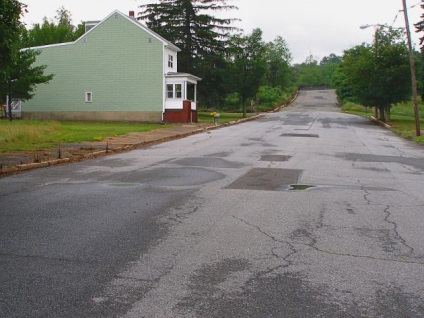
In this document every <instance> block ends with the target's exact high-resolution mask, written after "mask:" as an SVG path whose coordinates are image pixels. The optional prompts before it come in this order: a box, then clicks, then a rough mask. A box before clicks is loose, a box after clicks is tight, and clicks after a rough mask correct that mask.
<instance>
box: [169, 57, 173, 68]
mask: <svg viewBox="0 0 424 318" xmlns="http://www.w3.org/2000/svg"><path fill="white" fill-rule="evenodd" d="M168 67H169V68H174V57H173V56H172V55H171V54H169V55H168Z"/></svg>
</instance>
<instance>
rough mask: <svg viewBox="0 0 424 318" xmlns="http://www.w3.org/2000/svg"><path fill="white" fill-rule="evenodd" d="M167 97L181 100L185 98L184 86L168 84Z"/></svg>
mask: <svg viewBox="0 0 424 318" xmlns="http://www.w3.org/2000/svg"><path fill="white" fill-rule="evenodd" d="M166 97H167V98H176V99H180V98H182V97H183V85H182V84H167V85H166Z"/></svg>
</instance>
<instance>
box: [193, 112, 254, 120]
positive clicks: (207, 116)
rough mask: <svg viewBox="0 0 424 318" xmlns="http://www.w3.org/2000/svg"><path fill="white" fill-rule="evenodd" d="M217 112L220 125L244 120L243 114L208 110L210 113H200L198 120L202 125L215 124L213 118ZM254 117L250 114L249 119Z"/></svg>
mask: <svg viewBox="0 0 424 318" xmlns="http://www.w3.org/2000/svg"><path fill="white" fill-rule="evenodd" d="M215 112H216V113H218V114H219V118H218V123H227V122H230V121H234V120H238V119H241V118H243V114H242V113H224V112H221V111H219V110H208V111H200V112H198V113H197V119H198V120H199V122H201V123H213V122H214V117H213V115H212V113H215ZM254 115H255V114H252V113H248V114H247V117H250V116H254Z"/></svg>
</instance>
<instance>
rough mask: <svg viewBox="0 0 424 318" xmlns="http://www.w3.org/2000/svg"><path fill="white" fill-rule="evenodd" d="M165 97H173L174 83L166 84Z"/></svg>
mask: <svg viewBox="0 0 424 318" xmlns="http://www.w3.org/2000/svg"><path fill="white" fill-rule="evenodd" d="M166 97H168V98H174V85H172V84H167V85H166Z"/></svg>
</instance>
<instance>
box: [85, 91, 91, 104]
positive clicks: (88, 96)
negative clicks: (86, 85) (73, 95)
mask: <svg viewBox="0 0 424 318" xmlns="http://www.w3.org/2000/svg"><path fill="white" fill-rule="evenodd" d="M85 102H86V103H92V102H93V93H92V92H85Z"/></svg>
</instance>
